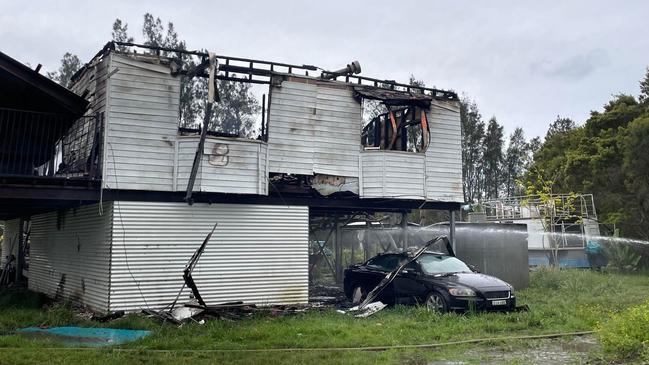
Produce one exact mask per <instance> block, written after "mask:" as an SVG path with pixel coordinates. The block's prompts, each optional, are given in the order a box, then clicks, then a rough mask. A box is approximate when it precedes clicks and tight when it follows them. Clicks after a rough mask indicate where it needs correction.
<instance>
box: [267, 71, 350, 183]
mask: <svg viewBox="0 0 649 365" xmlns="http://www.w3.org/2000/svg"><path fill="white" fill-rule="evenodd" d="M269 113H270V116H269V118H268V119H269V121H268V144H269V148H270V150H269V169H270V172H278V173H290V174H301V175H313V174H327V175H336V176H346V177H358V153H359V150H360V130H361V105H360V103H359V102H358V101H356V100H355V99H354V97H353V95H352V91H351V89H350V88H347V87H340V86H338V85H336V87H331V86H324V85H316V84H307V83H303V82H294V81H284V82H282V84H281V86H275V87H273V90H272V94H271V105H270V109H269Z"/></svg>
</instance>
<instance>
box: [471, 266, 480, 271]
mask: <svg viewBox="0 0 649 365" xmlns="http://www.w3.org/2000/svg"><path fill="white" fill-rule="evenodd" d="M469 269H471V271H473V272H477V273H480V269H478V267H477V266H475V265H469Z"/></svg>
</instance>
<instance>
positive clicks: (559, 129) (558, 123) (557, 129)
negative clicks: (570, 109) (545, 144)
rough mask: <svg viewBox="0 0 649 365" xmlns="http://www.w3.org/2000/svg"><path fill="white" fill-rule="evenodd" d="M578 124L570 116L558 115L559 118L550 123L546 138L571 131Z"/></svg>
mask: <svg viewBox="0 0 649 365" xmlns="http://www.w3.org/2000/svg"><path fill="white" fill-rule="evenodd" d="M576 127H577V124H575V122H574V121H573V120H572V119H570V118H561V117H560V116H558V115H557V119H556V120H555V121H554V122H552V123H551V124H550V128H548V132H547V133H546V135H545V139H548V138H551V137H552V136H554V135H557V134H564V133H568V132H569V131H571V130H573V129H575V128H576Z"/></svg>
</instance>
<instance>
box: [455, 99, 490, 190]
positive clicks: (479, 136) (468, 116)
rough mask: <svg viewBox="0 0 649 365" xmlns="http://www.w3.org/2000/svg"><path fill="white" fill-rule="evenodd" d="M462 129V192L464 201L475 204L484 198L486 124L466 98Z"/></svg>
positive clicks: (462, 111)
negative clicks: (483, 166)
mask: <svg viewBox="0 0 649 365" xmlns="http://www.w3.org/2000/svg"><path fill="white" fill-rule="evenodd" d="M460 125H461V128H462V191H463V193H464V201H465V202H468V203H474V202H476V201H478V200H479V199H480V198H481V197H482V189H483V186H482V182H483V171H482V155H483V152H484V147H483V140H484V137H485V130H484V129H485V124H484V122H483V121H482V116H481V115H480V111H479V110H478V106H477V105H476V103H475V102H474V101H471V100H469V98H467V97H466V96H465V97H463V98H462V99H461V100H460Z"/></svg>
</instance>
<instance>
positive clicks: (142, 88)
mask: <svg viewBox="0 0 649 365" xmlns="http://www.w3.org/2000/svg"><path fill="white" fill-rule="evenodd" d="M108 62H109V74H110V75H111V76H110V78H109V80H108V89H109V93H110V94H109V99H108V107H107V110H108V111H107V116H106V119H107V121H108V123H107V131H106V153H105V154H104V158H105V161H106V169H105V170H104V185H105V187H106V188H111V189H117V188H119V189H137V190H158V191H171V190H173V189H174V186H173V175H174V159H175V156H174V154H175V143H176V134H177V133H178V106H179V102H180V79H179V78H178V77H173V76H171V75H170V73H169V67H167V66H163V65H157V64H152V63H147V62H140V61H136V60H133V59H130V58H127V57H124V56H121V55H116V54H111V55H110V56H109V60H108Z"/></svg>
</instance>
